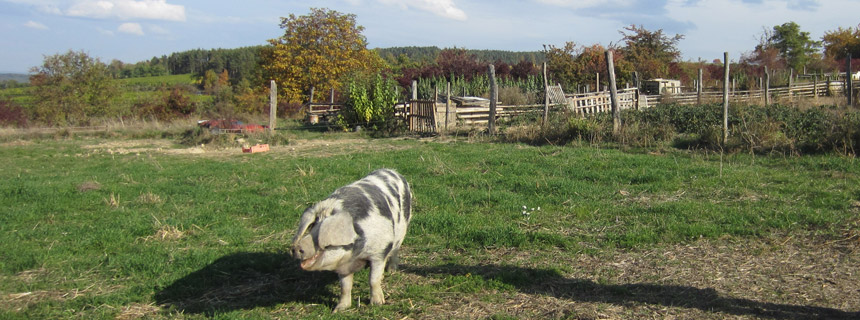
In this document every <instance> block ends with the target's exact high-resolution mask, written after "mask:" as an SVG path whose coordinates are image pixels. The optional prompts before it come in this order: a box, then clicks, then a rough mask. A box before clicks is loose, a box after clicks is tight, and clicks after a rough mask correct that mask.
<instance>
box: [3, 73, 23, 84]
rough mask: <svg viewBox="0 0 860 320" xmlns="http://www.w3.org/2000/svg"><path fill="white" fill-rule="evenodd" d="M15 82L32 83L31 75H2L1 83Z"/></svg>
mask: <svg viewBox="0 0 860 320" xmlns="http://www.w3.org/2000/svg"><path fill="white" fill-rule="evenodd" d="M9 80H14V81H18V82H22V83H23V82H30V75H28V74H24V73H0V81H9Z"/></svg>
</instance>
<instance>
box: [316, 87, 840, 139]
mask: <svg viewBox="0 0 860 320" xmlns="http://www.w3.org/2000/svg"><path fill="white" fill-rule="evenodd" d="M763 91H764V90H738V91H732V92H730V93H729V100H730V101H731V102H734V103H743V102H746V103H756V104H759V103H760V104H763V103H764V92H763ZM769 92H770V96H771V98H772V99H771V102H773V101H777V100H779V99H794V98H815V97H821V96H831V95H837V94H840V93H842V92H843V82H841V81H822V82H813V83H803V84H797V85H792V86H791V87H779V88H771V89H770V91H769ZM561 97H564V99H562V98H561ZM722 98H723V93H722V91H704V92H702V93H701V96H700V95H699V94H698V93H697V92H685V93H679V94H667V95H644V94H640V92H639V90H638V89H637V88H627V89H622V90H619V91H618V102H619V106H620V108H621V109H622V110H624V109H637V110H638V109H644V108H648V107H652V106H656V105H657V104H658V103H678V104H685V105H693V104H696V103H698V102H699V101H701V102H702V103H713V102H718V101H722ZM340 108H341V105H340V104H334V103H313V104H309V105H307V113H308V115H309V116H311V117H318V119H319V121H326V120H329V121H330V120H331V119H333V117H334V116H335V115H336V114H337V112H339V111H340ZM550 108H553V109H557V108H566V109H567V110H570V111H572V112H574V113H577V114H595V113H599V112H610V111H611V110H612V102H611V98H610V95H609V92H608V91H602V92H590V93H577V94H564V92H563V91H562V89H561V87H560V86H550ZM543 109H544V105H543V104H533V105H497V106H496V119H497V120H500V119H510V118H513V117H514V116H517V115H522V114H526V113H542V112H543ZM445 110H446V107H445V103H439V102H434V101H432V100H428V101H419V100H416V101H411V102H409V103H400V104H398V105H396V106H395V113H396V115H397V116H398V117H401V118H402V119H404V120H405V121H406V124H407V126H408V127H409V129H410V130H411V131H415V132H423V133H435V132H438V131H439V129H440V128H445V125H446V121H445V120H444V119H446V118H447V119H456V120H454V121H449V123H448V126H449V127H448V128H447V129H450V128H451V127H452V126H458V125H464V126H486V125H487V124H488V122H489V117H490V107H489V104H486V103H474V104H460V105H457V106H455V105H453V104H452V105H451V106H450V107H449V108H448V110H449V111H448V112H449V113H450V115H446V111H445Z"/></svg>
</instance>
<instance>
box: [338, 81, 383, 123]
mask: <svg viewBox="0 0 860 320" xmlns="http://www.w3.org/2000/svg"><path fill="white" fill-rule="evenodd" d="M346 92H347V98H346V102H345V103H344V106H343V109H341V111H340V114H338V117H337V119H336V120H335V123H336V124H337V125H338V126H339V127H341V128H342V129H344V130H348V129H350V128H353V127H354V126H358V125H360V126H363V127H364V128H365V129H368V130H371V131H376V132H383V131H390V130H393V129H394V128H395V126H396V122H395V118H394V104H395V103H397V91H396V89H395V83H394V81H393V80H391V79H387V78H383V77H382V75H380V74H377V75H376V77H375V78H374V79H373V80H362V79H359V78H353V79H352V80H351V81H350V82H349V84H348V85H347V88H346Z"/></svg>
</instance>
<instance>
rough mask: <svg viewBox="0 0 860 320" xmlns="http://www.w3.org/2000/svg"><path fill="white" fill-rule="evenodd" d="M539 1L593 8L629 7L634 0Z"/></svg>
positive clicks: (564, 5) (553, 4)
mask: <svg viewBox="0 0 860 320" xmlns="http://www.w3.org/2000/svg"><path fill="white" fill-rule="evenodd" d="M536 1H537V2H540V3H543V4H548V5H552V6H559V7H567V8H573V9H583V8H592V7H597V6H613V7H627V6H630V5H632V4H633V2H635V1H634V0H536Z"/></svg>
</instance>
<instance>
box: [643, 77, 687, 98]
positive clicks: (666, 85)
mask: <svg viewBox="0 0 860 320" xmlns="http://www.w3.org/2000/svg"><path fill="white" fill-rule="evenodd" d="M642 91H643V92H645V94H654V95H656V94H678V93H681V80H672V79H661V78H656V79H650V80H645V81H643V83H642Z"/></svg>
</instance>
